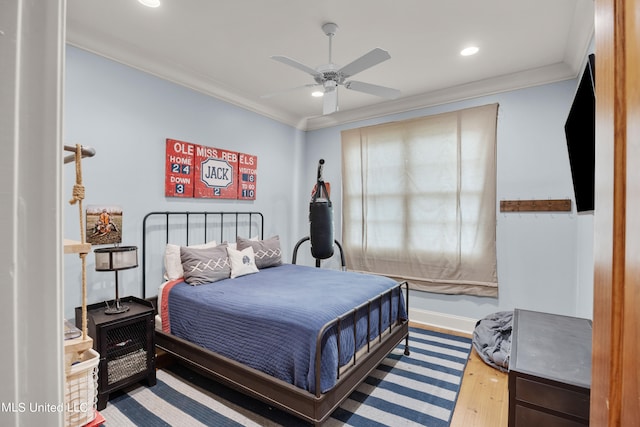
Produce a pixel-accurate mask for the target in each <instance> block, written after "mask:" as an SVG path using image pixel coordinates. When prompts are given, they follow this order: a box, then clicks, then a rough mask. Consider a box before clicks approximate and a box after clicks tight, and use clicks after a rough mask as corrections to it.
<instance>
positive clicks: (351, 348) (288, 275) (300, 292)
mask: <svg viewBox="0 0 640 427" xmlns="http://www.w3.org/2000/svg"><path fill="white" fill-rule="evenodd" d="M142 228H143V253H142V270H143V271H142V275H143V296H144V297H145V298H147V299H150V300H152V301H153V302H154V303H155V305H156V307H157V308H158V313H159V316H160V322H159V325H158V328H157V329H156V339H155V341H156V347H158V348H159V349H161V350H163V351H165V352H167V353H168V354H170V355H172V356H173V357H175V358H176V359H177V360H178V361H180V362H182V363H185V364H187V365H188V366H190V367H192V368H194V369H196V370H198V371H200V372H203V373H205V374H207V375H209V376H211V377H213V378H214V379H216V380H218V381H219V382H221V383H224V384H226V385H228V386H231V387H232V388H235V389H237V390H239V391H241V392H243V393H245V394H247V395H250V396H252V397H255V398H258V399H259V400H262V401H264V402H266V403H268V404H270V405H273V406H275V407H278V408H280V409H282V410H284V411H287V412H289V413H291V414H293V415H295V416H297V417H299V418H301V419H303V420H305V421H307V422H310V423H313V424H315V425H318V424H321V423H322V422H323V421H325V420H326V419H327V418H328V417H329V415H330V414H331V413H332V412H333V411H334V410H335V409H336V408H337V407H338V406H339V405H340V404H341V402H342V401H344V400H345V399H346V398H347V397H348V396H349V395H350V394H351V392H352V391H353V390H355V389H356V388H357V387H358V385H359V384H360V383H361V382H362V381H364V379H365V378H366V377H367V376H368V375H369V373H370V372H371V371H372V370H373V369H375V368H376V367H377V366H378V364H380V362H381V361H382V360H383V359H384V358H385V357H386V356H387V355H388V354H389V352H391V350H393V349H394V348H395V347H396V346H398V345H399V344H400V343H401V342H402V341H403V340H405V354H409V348H408V319H407V317H408V316H407V313H408V308H409V300H408V286H407V284H406V283H404V282H403V283H396V282H394V281H392V280H391V279H387V278H384V277H381V276H374V275H364V274H360V273H353V272H343V271H336V270H328V269H326V270H325V269H318V268H315V267H307V266H300V265H295V264H287V263H284V262H280V263H277V262H276V263H273V265H268V266H266V267H265V265H266V264H265V263H264V262H263V261H260V262H261V263H262V264H261V265H260V267H261V268H259V269H257V271H253V272H251V273H247V274H242V275H239V276H237V277H234V278H223V279H220V280H217V281H215V283H206V282H203V283H202V284H199V285H197V286H193V285H190V284H188V283H185V279H183V278H176V277H163V273H162V271H163V269H162V268H159V265H158V261H157V259H158V257H160V256H161V255H159V253H160V252H162V251H166V250H167V247H168V246H169V245H167V244H168V243H171V242H176V243H174V244H175V245H176V246H177V245H180V246H187V247H189V248H190V247H193V244H194V243H198V244H200V245H201V246H200V247H202V246H205V247H206V246H207V244H208V243H209V242H212V241H214V240H215V242H214V245H215V246H213V247H218V248H219V244H220V242H235V241H236V238H237V240H238V243H237V247H234V248H233V250H234V251H235V250H239V249H240V248H241V245H244V246H247V245H248V246H252V251H255V254H256V264H258V259H257V253H258V252H259V248H261V247H265V246H264V245H267V246H266V247H268V248H270V249H273V241H272V239H273V237H270V238H268V239H264V219H263V217H262V214H260V213H258V212H151V213H149V214H147V215H146V216H145V218H144V221H143V227H142ZM240 236H246V237H247V238H246V239H243V238H242V237H240ZM248 240H251V242H250V243H248V244H247V242H248ZM232 245H233V244H232ZM260 245H263V246H260ZM188 251H189V250H187V251H186V252H188ZM205 251H209V252H207V253H212V252H213V251H214V249H212V250H209V249H206V250H204V251H194V252H197V253H204V252H205ZM228 251H229V254H232V252H233V251H232V250H228ZM154 252H155V255H154ZM244 252H246V250H245V251H244ZM233 253H235V252H233ZM162 256H163V255H162ZM273 259H275V257H274V258H272V259H271V260H273ZM185 268H187V267H186V264H185ZM164 274H165V275H166V274H167V272H165V273H164ZM175 274H176V273H174V275H175ZM231 275H232V276H233V272H232V274H231ZM184 276H185V277H188V276H189V273H188V272H186V273H185V274H184ZM166 279H169V280H166ZM207 280H208V279H207ZM161 283H163V286H162V287H159V285H160V284H161ZM347 285H348V286H347ZM403 288H404V290H403ZM157 289H161V290H160V292H159V293H157V294H156V292H157V291H156V290H157ZM154 294H156V295H154ZM327 295H329V297H328V298H327ZM205 306H206V307H205ZM312 308H313V310H312ZM265 319H268V320H265ZM278 340H280V341H278ZM264 349H269V350H268V351H264ZM265 353H267V354H268V355H269V357H263V356H264V354H265Z"/></svg>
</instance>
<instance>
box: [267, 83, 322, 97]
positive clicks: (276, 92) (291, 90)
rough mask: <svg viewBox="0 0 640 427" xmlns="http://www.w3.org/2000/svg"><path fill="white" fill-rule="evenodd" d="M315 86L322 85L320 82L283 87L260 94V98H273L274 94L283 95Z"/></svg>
mask: <svg viewBox="0 0 640 427" xmlns="http://www.w3.org/2000/svg"><path fill="white" fill-rule="evenodd" d="M314 86H320V85H319V84H318V83H309V84H306V85H302V86H296V87H292V88H289V89H282V90H278V91H275V92H271V93H266V94H264V95H260V98H271V97H272V96H277V95H282V94H285V93H288V92H293V91H295V90H299V89H304V88H307V87H314Z"/></svg>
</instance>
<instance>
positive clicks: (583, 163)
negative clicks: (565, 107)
mask: <svg viewBox="0 0 640 427" xmlns="http://www.w3.org/2000/svg"><path fill="white" fill-rule="evenodd" d="M595 72H596V69H595V56H594V55H593V54H591V55H589V60H588V61H587V65H586V67H585V69H584V72H583V73H582V77H581V79H580V83H579V84H578V90H577V91H576V95H575V98H574V100H573V104H572V105H571V111H570V112H569V116H568V117H567V121H566V123H565V125H564V131H565V135H566V138H567V149H568V150H569V164H570V166H571V178H572V180H573V191H574V194H575V198H576V210H577V211H578V212H586V211H592V210H593V208H594V201H593V200H594V183H595V157H596V154H595V147H596V94H595V92H596V91H595Z"/></svg>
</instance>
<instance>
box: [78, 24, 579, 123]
mask: <svg viewBox="0 0 640 427" xmlns="http://www.w3.org/2000/svg"><path fill="white" fill-rule="evenodd" d="M67 43H68V44H69V45H71V46H74V47H77V48H79V49H82V50H85V51H88V52H91V53H93V54H95V55H98V56H102V57H105V58H108V59H110V60H112V61H115V62H118V63H121V64H123V65H126V66H128V67H132V68H134V69H137V70H140V71H142V72H145V73H147V74H150V75H153V76H155V77H158V78H161V79H164V80H167V81H170V82H172V83H175V84H178V85H181V86H184V87H187V88H189V89H192V90H195V91H197V92H200V93H203V94H205V95H208V96H211V97H214V98H216V99H219V100H221V101H224V102H227V103H229V104H232V105H234V106H237V107H240V108H243V109H245V110H248V111H251V112H254V113H256V114H259V115H262V116H264V117H267V118H270V119H272V120H275V121H277V122H280V123H283V124H286V125H289V126H292V127H294V128H296V129H299V130H302V131H311V130H317V129H322V128H327V127H332V126H338V125H342V124H346V123H352V122H356V121H360V120H367V119H373V118H378V117H382V116H386V115H390V114H397V113H402V112H406V111H412V110H416V109H421V108H427V107H432V106H435V105H441V104H446V103H450V102H456V101H462V100H466V99H471V98H476V97H480V96H486V95H491V94H496V93H500V92H507V91H512V90H517V89H522V88H526V87H531V86H538V85H543V84H548V83H554V82H557V81H562V80H568V79H572V78H576V77H577V75H578V74H579V72H580V69H581V68H582V62H583V57H584V55H582V56H579V55H578V56H576V58H580V60H579V64H577V62H578V60H577V59H576V58H572V61H571V62H572V64H568V63H566V62H561V63H556V64H553V65H550V66H547V67H541V68H536V69H532V70H526V71H522V72H518V73H513V74H509V75H504V76H499V77H493V78H490V79H485V80H480V81H476V82H470V83H467V84H462V85H458V86H454V87H449V88H445V89H439V90H436V91H433V92H428V93H424V94H420V95H414V96H411V97H406V98H402V99H397V100H394V101H387V102H382V103H379V104H375V105H371V106H367V107H361V108H358V109H354V110H347V111H339V112H336V113H333V114H330V115H326V116H314V117H306V118H300V117H297V116H295V115H291V114H287V113H285V112H283V111H281V110H277V109H273V108H269V107H267V106H265V105H262V104H259V103H257V102H255V101H252V100H250V99H248V98H247V97H245V96H242V95H241V94H238V93H235V92H232V91H231V90H228V89H226V88H224V85H222V84H221V83H220V82H217V81H214V80H212V79H210V78H207V77H206V76H203V75H200V74H198V73H195V72H193V71H191V70H187V69H185V68H184V67H183V66H181V65H180V64H174V63H171V62H167V61H162V60H159V59H157V58H150V57H149V56H148V55H147V54H145V52H144V51H143V50H141V49H139V48H136V47H135V46H132V45H129V44H126V42H122V43H121V44H120V45H115V44H113V43H112V42H111V43H110V44H108V45H107V44H105V43H102V42H101V41H100V39H99V38H91V39H88V38H86V37H84V36H81V35H78V34H74V33H73V32H72V31H69V32H68V33H67ZM88 46H91V47H88ZM585 49H588V45H587V46H586V47H585Z"/></svg>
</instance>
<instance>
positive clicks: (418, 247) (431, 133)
mask: <svg viewBox="0 0 640 427" xmlns="http://www.w3.org/2000/svg"><path fill="white" fill-rule="evenodd" d="M497 112H498V104H492V105H486V106H482V107H475V108H469V109H465V110H460V111H456V112H452V113H445V114H439V115H434V116H429V117H422V118H418V119H411V120H406V121H402V122H394V123H387V124H382V125H377V126H369V127H364V128H359V129H351V130H346V131H343V132H342V179H343V224H342V244H343V247H344V251H345V255H346V259H347V267H348V268H349V269H350V270H355V271H365V272H371V273H377V274H382V275H385V276H390V277H393V278H396V279H399V280H407V281H408V282H409V284H410V286H411V287H412V288H413V289H418V290H425V291H430V292H438V293H447V294H468V295H480V296H497V295H498V284H497V274H496V246H495V240H496V239H495V236H496V227H495V224H496V121H497Z"/></svg>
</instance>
